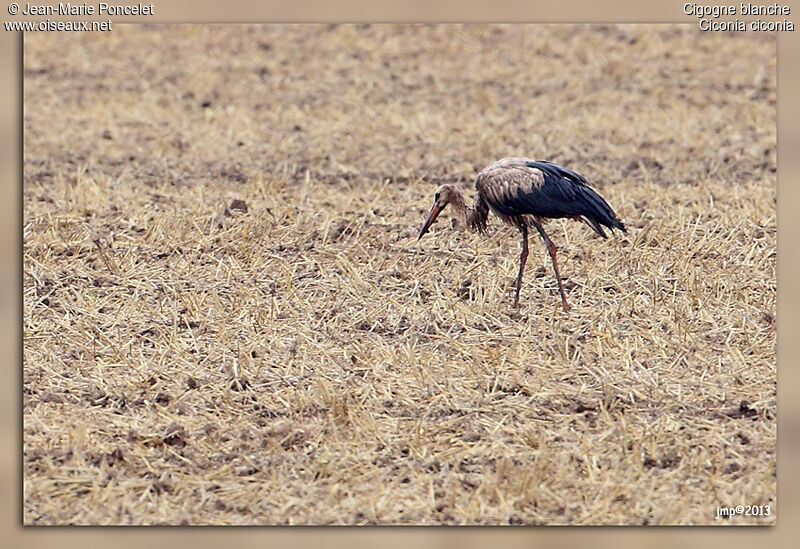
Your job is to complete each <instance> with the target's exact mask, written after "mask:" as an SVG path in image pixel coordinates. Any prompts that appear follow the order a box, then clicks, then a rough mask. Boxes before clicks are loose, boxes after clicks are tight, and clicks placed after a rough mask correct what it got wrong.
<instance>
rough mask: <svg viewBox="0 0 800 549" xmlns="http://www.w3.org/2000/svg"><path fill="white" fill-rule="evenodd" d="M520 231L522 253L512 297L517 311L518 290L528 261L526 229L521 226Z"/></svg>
mask: <svg viewBox="0 0 800 549" xmlns="http://www.w3.org/2000/svg"><path fill="white" fill-rule="evenodd" d="M520 230H521V231H522V253H521V254H520V256H519V275H518V276H517V293H516V294H515V295H514V308H515V309H519V290H520V288H522V272H523V271H524V270H525V261H527V260H528V227H526V226H525V225H523V226H522V227H521V228H520Z"/></svg>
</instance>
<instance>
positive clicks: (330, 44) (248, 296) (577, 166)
mask: <svg viewBox="0 0 800 549" xmlns="http://www.w3.org/2000/svg"><path fill="white" fill-rule="evenodd" d="M24 47H25V58H24V185H23V193H24V198H23V201H24V204H23V207H24V227H23V235H24V236H23V238H24V247H23V254H24V258H23V261H24V277H23V293H24V316H23V323H24V363H23V368H24V374H23V386H22V391H23V416H24V432H23V463H24V481H23V484H24V487H23V498H24V502H23V506H24V511H23V519H24V522H25V523H26V524H508V523H510V524H633V525H640V524H772V523H774V521H775V513H776V510H777V509H776V389H777V380H776V362H775V334H776V329H775V303H776V129H775V124H776V106H775V100H776V91H775V90H776V40H775V35H774V34H766V33H759V34H756V33H737V34H724V33H701V32H699V31H698V30H697V28H696V25H686V26H671V25H655V26H638V25H637V26H604V25H600V26H598V25H593V26H555V25H554V26H549V25H518V26H485V25H470V26H451V25H436V26H415V25H410V26H406V25H403V26H397V25H371V26H370V25H352V26H351V25H310V26H290V25H274V26H243V25H231V26H222V25H214V26H211V25H209V26H190V25H183V26H160V25H141V26H139V25H119V26H117V27H115V30H114V31H113V32H111V33H78V34H70V33H28V34H26V37H25V46H24ZM511 155H520V156H532V157H535V158H539V159H547V160H552V161H556V162H559V163H561V164H563V165H566V166H568V167H570V168H572V169H574V170H576V171H578V172H580V173H582V174H583V175H585V176H586V177H587V178H588V179H589V181H590V182H592V184H593V186H594V187H595V188H596V189H597V190H598V191H599V192H600V193H601V194H602V195H603V196H604V197H605V198H606V199H607V200H608V202H609V203H610V204H611V205H612V206H613V207H614V209H615V210H616V211H617V213H618V215H619V216H620V218H621V219H622V220H623V221H624V222H625V223H626V225H627V226H628V227H629V234H628V235H627V236H622V237H620V236H619V233H617V234H616V236H615V238H612V239H609V240H607V241H603V240H601V239H599V238H597V237H596V236H593V234H592V233H591V231H589V230H588V229H587V227H585V226H583V225H581V224H579V223H575V222H572V221H569V222H567V221H561V220H559V221H554V222H551V223H550V224H549V225H548V230H549V232H550V234H551V236H552V237H553V239H554V240H555V242H556V244H557V245H558V246H559V248H560V251H559V254H560V256H559V259H560V262H561V264H560V267H561V270H562V273H563V275H564V277H565V279H566V286H567V292H568V297H569V300H570V303H571V305H572V307H573V308H572V310H571V311H569V312H568V313H564V312H563V311H561V310H560V300H559V298H558V293H557V288H556V284H555V278H554V276H553V274H552V270H551V266H550V263H549V260H548V258H547V256H546V254H545V253H544V250H543V247H542V246H541V245H540V242H539V241H538V240H536V239H532V240H531V243H532V247H531V257H530V259H529V270H528V272H527V275H526V279H525V283H524V286H523V290H522V308H521V309H520V311H519V312H516V311H514V310H513V309H512V307H511V304H512V300H513V290H514V280H515V276H516V268H517V261H518V255H519V236H518V233H517V231H515V230H514V229H511V228H508V227H505V226H503V225H501V224H500V223H498V222H497V221H496V220H492V219H490V232H489V235H488V237H486V236H478V235H475V234H472V233H468V232H465V231H463V230H462V229H463V225H462V224H460V223H456V222H451V218H449V216H448V215H447V212H446V213H445V214H443V215H442V216H441V217H440V219H439V221H438V222H437V223H436V225H435V226H434V227H433V229H432V231H431V233H430V234H429V235H426V237H425V238H424V239H423V240H422V241H421V242H417V239H416V236H417V232H418V230H419V228H420V225H421V223H422V221H423V217H424V215H425V213H426V212H427V210H428V208H429V207H430V204H431V200H432V195H433V192H434V189H435V188H436V186H437V185H438V184H441V183H443V182H449V183H452V184H455V185H457V186H459V187H460V188H462V189H464V190H465V192H466V193H467V194H471V193H472V192H473V191H472V181H473V179H474V177H475V174H476V173H477V171H478V170H479V169H480V168H481V167H482V166H483V165H485V164H487V163H489V162H491V161H493V160H496V159H498V158H500V157H503V156H511ZM739 504H741V505H764V506H767V505H768V506H770V515H769V516H737V517H734V518H732V519H724V520H715V519H714V516H715V514H716V509H717V507H723V506H725V507H728V506H736V505H739Z"/></svg>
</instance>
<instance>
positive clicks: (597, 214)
mask: <svg viewBox="0 0 800 549" xmlns="http://www.w3.org/2000/svg"><path fill="white" fill-rule="evenodd" d="M579 188H580V191H579V192H580V194H581V198H582V200H581V204H582V205H583V206H584V211H583V212H581V215H580V218H581V220H583V221H584V222H585V223H586V224H587V225H589V226H590V227H591V228H592V229H593V230H594V232H596V233H597V234H599V235H600V236H602V237H603V238H606V233H605V231H603V228H602V227H601V225H605V226H606V227H608V228H609V229H612V230H613V229H619V230H620V231H622V232H623V233H627V232H628V231H627V230H626V229H625V225H623V224H622V222H621V221H620V220H619V219H617V214H616V213H614V210H612V209H611V206H609V205H608V203H607V202H606V201H605V200H603V197H602V196H600V195H599V194H597V193H596V192H594V191H593V190H592V188H591V187H588V186H581V187H579Z"/></svg>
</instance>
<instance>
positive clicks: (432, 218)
mask: <svg viewBox="0 0 800 549" xmlns="http://www.w3.org/2000/svg"><path fill="white" fill-rule="evenodd" d="M441 212H442V208H441V207H440V206H439V203H438V202H434V203H433V207H432V208H431V211H430V213H429V214H428V219H426V220H425V224H424V225H423V226H422V230H421V231H420V232H419V238H417V240H419V239H420V238H422V236H423V235H424V234H425V233H427V232H428V229H430V228H431V225H433V222H434V221H436V216H438V215H439V214H440V213H441Z"/></svg>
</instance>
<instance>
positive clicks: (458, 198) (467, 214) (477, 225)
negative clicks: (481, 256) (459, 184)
mask: <svg viewBox="0 0 800 549" xmlns="http://www.w3.org/2000/svg"><path fill="white" fill-rule="evenodd" d="M450 204H451V205H452V206H453V208H454V209H455V210H456V211H457V212H458V215H459V217H461V218H462V219H463V220H464V222H465V223H466V224H467V226H469V228H470V229H472V230H473V231H477V232H479V233H482V232H483V231H485V230H486V218H487V217H488V215H489V205H488V204H486V202H485V201H484V200H483V197H481V195H480V193H478V194H476V195H475V201H474V202H473V204H472V206H471V207H470V206H467V203H466V202H465V201H464V195H462V194H461V191H459V190H456V192H455V193H454V194H453V198H452V199H451V200H450Z"/></svg>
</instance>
